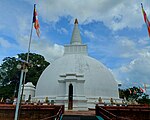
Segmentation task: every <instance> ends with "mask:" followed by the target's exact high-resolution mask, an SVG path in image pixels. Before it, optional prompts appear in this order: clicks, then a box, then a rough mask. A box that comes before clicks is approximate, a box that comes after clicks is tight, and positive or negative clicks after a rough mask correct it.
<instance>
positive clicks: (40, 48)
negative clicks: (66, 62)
mask: <svg viewBox="0 0 150 120" xmlns="http://www.w3.org/2000/svg"><path fill="white" fill-rule="evenodd" d="M46 39H47V38H41V39H40V40H39V41H38V40H35V39H32V41H31V50H30V52H35V53H39V54H41V55H43V56H44V57H45V59H46V60H47V61H49V62H51V61H53V60H55V59H56V58H59V57H61V56H62V55H63V53H64V47H63V46H61V45H58V44H52V43H51V42H50V41H47V40H46ZM28 41H29V40H28V36H24V37H20V38H19V41H18V44H19V46H20V48H21V49H22V51H24V52H27V51H26V50H27V48H28ZM25 48H26V50H25Z"/></svg>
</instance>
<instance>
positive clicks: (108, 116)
mask: <svg viewBox="0 0 150 120" xmlns="http://www.w3.org/2000/svg"><path fill="white" fill-rule="evenodd" d="M96 115H97V116H101V117H102V118H104V120H130V119H128V118H124V117H119V116H116V115H114V114H113V113H111V112H109V111H107V110H106V109H104V108H102V107H100V106H98V105H96Z"/></svg>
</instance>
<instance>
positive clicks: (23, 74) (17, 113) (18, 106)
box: [14, 5, 35, 120]
mask: <svg viewBox="0 0 150 120" xmlns="http://www.w3.org/2000/svg"><path fill="white" fill-rule="evenodd" d="M34 9H35V5H34ZM32 31H33V22H32V26H31V32H30V39H29V45H28V53H27V60H26V62H27V64H28V63H29V54H30V47H31V39H32ZM25 69H27V66H26V64H25V63H24V64H23V68H22V70H21V75H20V84H19V91H18V99H17V105H16V111H15V118H14V120H18V115H19V109H20V106H21V101H22V96H23V91H24V83H25V79H26V72H25ZM21 86H22V90H21Z"/></svg>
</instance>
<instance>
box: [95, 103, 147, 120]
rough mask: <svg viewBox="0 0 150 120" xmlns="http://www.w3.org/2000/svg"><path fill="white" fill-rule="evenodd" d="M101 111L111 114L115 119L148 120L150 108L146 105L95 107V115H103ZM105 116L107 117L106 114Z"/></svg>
mask: <svg viewBox="0 0 150 120" xmlns="http://www.w3.org/2000/svg"><path fill="white" fill-rule="evenodd" d="M100 108H102V109H100ZM103 109H104V110H106V111H108V112H109V113H110V114H111V113H112V114H113V115H114V116H113V117H115V116H116V118H119V117H120V119H121V118H122V119H127V120H150V106H148V105H145V106H144V105H130V106H98V105H97V106H96V114H97V115H100V114H103V113H104V114H105V113H106V112H103ZM106 116H109V114H108V113H107V115H106Z"/></svg>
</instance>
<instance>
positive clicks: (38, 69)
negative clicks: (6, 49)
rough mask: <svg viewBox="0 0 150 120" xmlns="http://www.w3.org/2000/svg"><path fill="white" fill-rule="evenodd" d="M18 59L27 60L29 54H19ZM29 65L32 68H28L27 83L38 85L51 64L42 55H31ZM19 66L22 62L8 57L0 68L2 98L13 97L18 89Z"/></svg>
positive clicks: (0, 95)
mask: <svg viewBox="0 0 150 120" xmlns="http://www.w3.org/2000/svg"><path fill="white" fill-rule="evenodd" d="M18 58H19V59H21V60H26V58H27V53H21V54H18ZM29 63H30V64H31V66H30V67H28V72H27V74H26V80H25V83H26V82H32V83H33V84H34V85H36V84H37V81H38V79H39V77H40V75H41V73H42V72H43V70H44V69H45V68H46V67H47V66H48V65H49V62H47V61H46V60H45V58H44V57H43V56H42V55H39V54H35V53H30V55H29ZM18 64H22V62H21V61H20V60H18V59H16V58H15V57H6V58H4V59H3V63H2V65H1V67H0V84H1V87H0V98H1V97H3V96H5V97H8V98H10V97H12V96H13V94H14V90H15V87H16V86H17V87H18V84H19V80H20V72H21V71H20V70H18V69H17V65H18ZM6 88H7V90H6Z"/></svg>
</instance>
